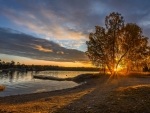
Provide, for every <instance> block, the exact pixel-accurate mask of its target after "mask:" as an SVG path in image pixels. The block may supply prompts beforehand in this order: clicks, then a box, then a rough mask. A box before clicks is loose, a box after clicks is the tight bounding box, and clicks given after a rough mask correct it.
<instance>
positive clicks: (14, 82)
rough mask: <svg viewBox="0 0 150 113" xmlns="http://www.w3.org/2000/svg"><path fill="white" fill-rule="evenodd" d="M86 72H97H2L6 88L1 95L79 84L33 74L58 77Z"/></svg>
mask: <svg viewBox="0 0 150 113" xmlns="http://www.w3.org/2000/svg"><path fill="white" fill-rule="evenodd" d="M84 73H95V72H86V71H40V72H27V73H20V72H17V71H16V72H14V73H13V74H12V75H10V74H4V73H0V85H5V90H4V91H1V92H0V97H3V96H10V95H18V94H29V93H38V92H45V91H54V90H60V89H66V88H71V87H75V86H78V85H79V84H77V83H75V82H73V81H54V80H41V79H34V78H33V75H46V76H54V77H58V78H68V77H75V76H77V75H80V74H84Z"/></svg>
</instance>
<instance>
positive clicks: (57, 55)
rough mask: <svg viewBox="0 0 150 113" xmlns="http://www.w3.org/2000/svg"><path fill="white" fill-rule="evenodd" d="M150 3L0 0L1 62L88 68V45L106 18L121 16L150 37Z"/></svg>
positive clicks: (135, 0)
mask: <svg viewBox="0 0 150 113" xmlns="http://www.w3.org/2000/svg"><path fill="white" fill-rule="evenodd" d="M149 6H150V0H0V59H1V60H3V61H11V60H14V61H15V62H20V63H24V64H35V65H58V66H66V67H90V66H92V64H91V63H90V61H89V59H88V57H87V56H86V55H85V51H86V49H87V46H86V41H87V40H88V36H89V33H90V32H94V31H95V26H97V25H99V26H105V17H106V16H108V15H109V14H110V13H112V12H118V13H120V14H121V15H122V16H123V17H124V20H125V24H126V23H136V24H137V25H139V26H140V27H141V28H142V30H143V34H144V36H146V37H150V32H149V31H150V7H149Z"/></svg>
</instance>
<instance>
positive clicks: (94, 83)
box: [0, 75, 150, 113]
mask: <svg viewBox="0 0 150 113" xmlns="http://www.w3.org/2000/svg"><path fill="white" fill-rule="evenodd" d="M85 82H86V83H85ZM149 106H150V78H149V76H142V77H139V76H138V77H137V76H132V77H131V76H130V77H127V76H120V77H119V78H111V79H109V75H105V76H102V75H100V76H94V77H92V78H88V79H85V81H84V84H82V85H80V86H78V87H75V88H70V89H64V90H58V91H51V92H43V93H36V94H26V95H17V96H9V97H0V113H128V112H145V113H148V112H150V108H149Z"/></svg>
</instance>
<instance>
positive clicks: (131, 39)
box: [86, 13, 150, 74]
mask: <svg viewBox="0 0 150 113" xmlns="http://www.w3.org/2000/svg"><path fill="white" fill-rule="evenodd" d="M105 26H106V28H103V27H100V26H96V27H95V33H90V34H89V41H87V42H86V44H87V51H86V54H87V56H88V57H89V59H90V60H91V61H92V62H93V64H94V65H96V66H100V65H101V64H103V66H107V68H108V70H109V71H110V72H111V74H115V73H116V70H117V69H118V66H119V65H121V66H122V67H123V66H126V67H128V68H129V67H130V66H131V65H133V64H135V63H138V64H140V65H142V62H143V61H144V60H146V58H147V57H148V56H149V55H150V49H149V47H148V46H147V43H148V40H147V39H148V38H147V37H144V36H143V35H142V30H141V28H140V27H139V26H138V25H136V24H132V23H129V24H126V25H124V19H123V17H122V16H121V14H119V13H111V14H110V15H109V16H106V19H105Z"/></svg>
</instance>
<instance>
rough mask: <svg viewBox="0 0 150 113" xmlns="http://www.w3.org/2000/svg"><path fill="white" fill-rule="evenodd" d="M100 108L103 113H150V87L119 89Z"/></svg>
mask: <svg viewBox="0 0 150 113" xmlns="http://www.w3.org/2000/svg"><path fill="white" fill-rule="evenodd" d="M98 106H99V109H100V112H103V113H109V112H113V113H137V112H138V113H143V112H146V113H150V85H137V86H130V87H125V88H119V89H118V90H116V91H115V92H114V93H113V94H112V95H110V96H109V97H108V98H107V99H106V101H105V103H99V105H98Z"/></svg>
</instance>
